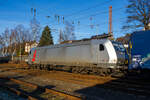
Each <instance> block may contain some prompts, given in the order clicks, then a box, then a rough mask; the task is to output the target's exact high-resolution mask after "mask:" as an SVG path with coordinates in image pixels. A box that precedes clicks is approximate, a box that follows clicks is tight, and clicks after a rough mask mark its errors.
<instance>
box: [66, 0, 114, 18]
mask: <svg viewBox="0 0 150 100" xmlns="http://www.w3.org/2000/svg"><path fill="white" fill-rule="evenodd" d="M110 1H112V0H109V1H105V2H103V3H99V4H97V5H94V6H91V7H88V8H86V9H83V10H80V11H77V12H74V13H72V14H68V15H63V16H67V17H70V16H73V15H76V14H79V13H82V12H84V11H87V10H90V9H93V8H96V7H98V6H100V5H104V4H107V3H108V2H110Z"/></svg>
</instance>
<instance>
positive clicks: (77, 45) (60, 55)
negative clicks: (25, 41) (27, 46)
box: [28, 38, 125, 69]
mask: <svg viewBox="0 0 150 100" xmlns="http://www.w3.org/2000/svg"><path fill="white" fill-rule="evenodd" d="M124 62H125V49H124V47H123V46H122V44H120V43H118V42H114V41H111V40H109V39H108V38H103V39H90V40H87V41H79V42H74V43H66V44H58V45H50V46H44V47H36V48H33V49H32V50H31V52H30V54H29V61H28V64H30V65H34V66H38V67H41V66H42V67H43V66H44V67H48V66H50V65H65V66H66V65H67V66H80V68H82V67H83V66H84V68H86V67H88V68H89V67H90V68H91V67H97V68H105V69H107V68H111V69H112V68H113V69H114V68H118V67H119V66H120V65H123V64H124ZM78 68H79V67H78ZM71 69H72V68H71Z"/></svg>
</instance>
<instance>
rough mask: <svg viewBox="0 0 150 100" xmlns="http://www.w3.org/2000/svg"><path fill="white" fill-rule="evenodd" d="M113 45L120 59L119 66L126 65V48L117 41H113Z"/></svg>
mask: <svg viewBox="0 0 150 100" xmlns="http://www.w3.org/2000/svg"><path fill="white" fill-rule="evenodd" d="M112 44H113V46H114V49H115V51H116V55H117V59H118V61H117V64H118V65H124V64H125V59H126V51H125V47H124V46H123V44H122V43H119V42H115V41H112Z"/></svg>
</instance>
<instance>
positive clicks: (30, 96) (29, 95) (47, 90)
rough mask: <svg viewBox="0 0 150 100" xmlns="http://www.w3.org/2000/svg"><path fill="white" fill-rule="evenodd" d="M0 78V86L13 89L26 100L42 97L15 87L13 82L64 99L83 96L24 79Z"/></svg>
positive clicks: (37, 99) (75, 98) (74, 98)
mask: <svg viewBox="0 0 150 100" xmlns="http://www.w3.org/2000/svg"><path fill="white" fill-rule="evenodd" d="M0 79H1V82H0V86H2V87H4V88H7V89H9V90H10V91H13V92H14V93H16V94H17V95H19V96H23V97H25V98H27V99H28V100H39V99H40V100H41V99H42V98H39V97H37V96H36V95H34V94H32V93H27V92H25V91H23V90H21V89H16V87H15V86H14V84H15V85H17V86H18V85H23V86H24V87H28V88H30V89H33V90H38V91H40V92H44V93H50V94H53V95H56V96H60V97H63V100H64V99H66V100H82V99H83V98H84V97H80V96H75V95H72V94H71V93H70V94H69V93H65V92H61V91H58V90H54V89H50V88H46V87H41V86H38V85H35V84H32V83H28V82H24V81H21V80H17V79H14V78H7V77H0ZM6 82H13V85H12V83H11V85H10V83H6ZM43 100H47V98H46V99H43Z"/></svg>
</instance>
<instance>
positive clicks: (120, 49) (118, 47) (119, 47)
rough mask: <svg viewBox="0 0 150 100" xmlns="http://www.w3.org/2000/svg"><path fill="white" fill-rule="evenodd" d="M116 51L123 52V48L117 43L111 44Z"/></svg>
mask: <svg viewBox="0 0 150 100" xmlns="http://www.w3.org/2000/svg"><path fill="white" fill-rule="evenodd" d="M112 44H113V46H114V48H115V50H116V51H120V52H125V48H124V46H123V45H122V44H121V43H119V42H112Z"/></svg>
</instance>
